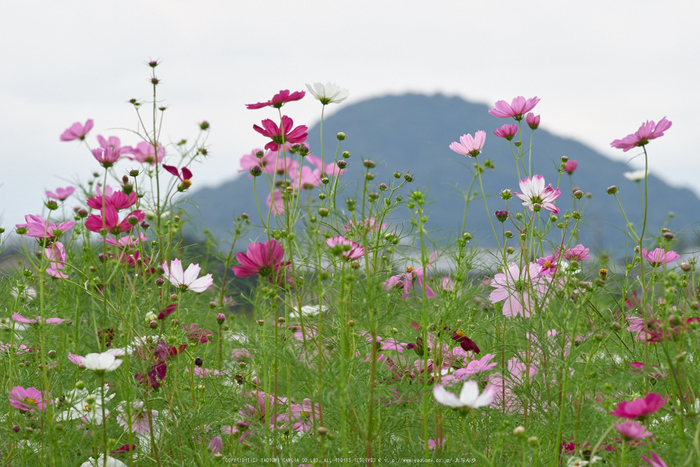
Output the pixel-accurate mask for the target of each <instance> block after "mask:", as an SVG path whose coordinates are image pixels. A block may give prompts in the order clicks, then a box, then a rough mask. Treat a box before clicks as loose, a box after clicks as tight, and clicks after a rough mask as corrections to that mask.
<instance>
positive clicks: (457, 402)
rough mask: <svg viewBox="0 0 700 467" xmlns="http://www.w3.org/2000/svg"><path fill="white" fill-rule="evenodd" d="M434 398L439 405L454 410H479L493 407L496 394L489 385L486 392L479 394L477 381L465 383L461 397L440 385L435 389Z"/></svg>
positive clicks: (485, 389)
mask: <svg viewBox="0 0 700 467" xmlns="http://www.w3.org/2000/svg"><path fill="white" fill-rule="evenodd" d="M433 396H434V397H435V400H436V401H437V402H438V403H440V404H442V405H446V406H448V407H452V408H454V409H460V408H463V407H466V408H470V409H478V408H480V407H487V406H489V405H491V403H492V402H493V400H494V398H495V396H496V393H495V388H494V387H493V386H491V385H487V386H486V388H484V392H482V393H481V394H479V384H478V383H477V382H476V381H467V382H466V383H464V386H462V391H461V392H460V394H459V397H457V396H455V395H454V394H452V393H451V392H448V391H446V390H445V388H444V387H443V386H442V385H440V384H438V385H435V386H434V387H433Z"/></svg>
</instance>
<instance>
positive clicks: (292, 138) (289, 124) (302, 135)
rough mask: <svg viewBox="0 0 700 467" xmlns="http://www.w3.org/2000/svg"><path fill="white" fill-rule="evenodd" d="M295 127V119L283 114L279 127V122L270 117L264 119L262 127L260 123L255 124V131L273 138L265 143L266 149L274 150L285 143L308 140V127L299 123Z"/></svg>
mask: <svg viewBox="0 0 700 467" xmlns="http://www.w3.org/2000/svg"><path fill="white" fill-rule="evenodd" d="M293 127H294V121H293V120H292V119H291V118H289V117H287V116H286V115H283V116H282V125H281V127H278V126H277V124H276V123H275V122H273V121H272V120H270V119H265V120H263V121H262V128H261V127H259V126H258V125H253V129H254V130H255V131H257V132H258V133H260V134H261V135H263V136H265V137H268V138H270V139H271V140H272V141H270V142H269V143H267V144H266V145H265V149H270V150H272V151H277V150H279V148H280V146H281V145H283V144H285V143H292V144H294V143H303V142H304V141H306V136H307V133H306V130H307V129H308V128H307V127H306V126H305V125H299V126H298V127H296V128H294V129H292V128H293Z"/></svg>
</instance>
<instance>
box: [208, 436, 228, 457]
mask: <svg viewBox="0 0 700 467" xmlns="http://www.w3.org/2000/svg"><path fill="white" fill-rule="evenodd" d="M208 448H209V450H210V451H211V453H212V454H214V455H216V454H218V453H220V452H221V450H222V449H224V440H223V439H221V436H214V437H213V438H212V439H211V441H209V446H208Z"/></svg>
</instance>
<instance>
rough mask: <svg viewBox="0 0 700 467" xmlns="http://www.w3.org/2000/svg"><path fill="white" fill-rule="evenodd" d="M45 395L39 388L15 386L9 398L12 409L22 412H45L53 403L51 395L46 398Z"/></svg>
mask: <svg viewBox="0 0 700 467" xmlns="http://www.w3.org/2000/svg"><path fill="white" fill-rule="evenodd" d="M45 394H46V393H45V392H42V391H39V390H38V389H37V388H27V389H25V388H23V387H22V386H15V387H14V388H12V391H10V394H9V395H8V396H9V398H10V405H11V406H12V407H14V408H16V409H19V410H20V411H22V412H36V411H43V410H44V409H45V408H46V406H47V405H48V404H50V403H51V401H50V400H49V399H50V397H51V395H50V394H49V395H48V397H45Z"/></svg>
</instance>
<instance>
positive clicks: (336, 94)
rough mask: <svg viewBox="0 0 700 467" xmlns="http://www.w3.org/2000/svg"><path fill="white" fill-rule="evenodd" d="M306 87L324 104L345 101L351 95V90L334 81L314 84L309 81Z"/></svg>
mask: <svg viewBox="0 0 700 467" xmlns="http://www.w3.org/2000/svg"><path fill="white" fill-rule="evenodd" d="M306 87H307V89H308V90H309V92H310V93H311V94H313V96H314V97H315V98H316V99H317V100H319V101H321V104H323V105H328V104H333V103H336V104H337V103H339V102H343V101H344V100H345V99H347V98H348V96H349V95H350V91H348V90H347V89H345V88H341V87H340V86H336V85H335V84H333V83H326V84H322V83H314V84H313V86H312V85H310V84H308V83H307V84H306Z"/></svg>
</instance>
